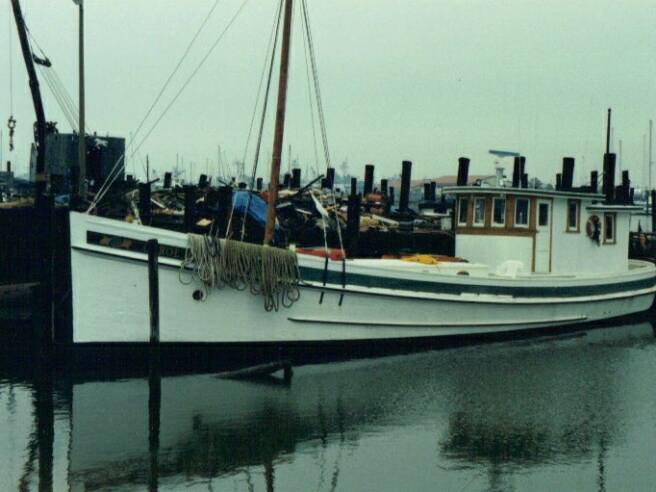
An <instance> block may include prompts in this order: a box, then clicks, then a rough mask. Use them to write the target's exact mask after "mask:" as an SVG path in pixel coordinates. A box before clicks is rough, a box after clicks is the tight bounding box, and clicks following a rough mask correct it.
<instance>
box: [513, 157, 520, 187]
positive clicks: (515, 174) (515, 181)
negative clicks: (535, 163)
mask: <svg viewBox="0 0 656 492" xmlns="http://www.w3.org/2000/svg"><path fill="white" fill-rule="evenodd" d="M519 179H520V171H519V156H518V155H516V156H515V158H514V159H513V175H512V187H513V188H519Z"/></svg>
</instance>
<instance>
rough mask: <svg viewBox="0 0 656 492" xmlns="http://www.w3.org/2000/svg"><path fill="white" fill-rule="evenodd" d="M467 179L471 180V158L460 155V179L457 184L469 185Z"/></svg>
mask: <svg viewBox="0 0 656 492" xmlns="http://www.w3.org/2000/svg"><path fill="white" fill-rule="evenodd" d="M467 181H469V159H467V158H466V157H460V158H459V159H458V180H457V181H456V185H457V186H467Z"/></svg>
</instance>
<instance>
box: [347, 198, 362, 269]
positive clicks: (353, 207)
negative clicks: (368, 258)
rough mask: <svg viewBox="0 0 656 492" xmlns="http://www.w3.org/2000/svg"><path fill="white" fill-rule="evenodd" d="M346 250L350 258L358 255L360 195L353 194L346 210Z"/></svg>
mask: <svg viewBox="0 0 656 492" xmlns="http://www.w3.org/2000/svg"><path fill="white" fill-rule="evenodd" d="M346 238H347V244H346V252H347V254H348V257H349V258H355V257H356V256H357V255H358V248H359V242H360V195H357V194H351V195H350V196H349V198H348V209H347V212H346Z"/></svg>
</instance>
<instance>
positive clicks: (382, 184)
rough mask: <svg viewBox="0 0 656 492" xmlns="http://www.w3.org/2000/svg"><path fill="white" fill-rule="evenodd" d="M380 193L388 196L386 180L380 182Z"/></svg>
mask: <svg viewBox="0 0 656 492" xmlns="http://www.w3.org/2000/svg"><path fill="white" fill-rule="evenodd" d="M380 192H381V193H382V194H383V195H385V196H387V180H386V179H381V180H380Z"/></svg>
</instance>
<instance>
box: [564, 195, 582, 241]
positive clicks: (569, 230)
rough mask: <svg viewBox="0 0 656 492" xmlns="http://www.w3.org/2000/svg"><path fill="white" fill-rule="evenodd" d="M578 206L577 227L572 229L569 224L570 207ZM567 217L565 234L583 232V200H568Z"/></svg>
mask: <svg viewBox="0 0 656 492" xmlns="http://www.w3.org/2000/svg"><path fill="white" fill-rule="evenodd" d="M571 205H576V227H572V226H571V225H570V223H569V219H570V215H569V213H570V206H571ZM566 213H567V215H566V216H565V232H570V233H579V232H581V200H574V199H572V200H567V210H566Z"/></svg>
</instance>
